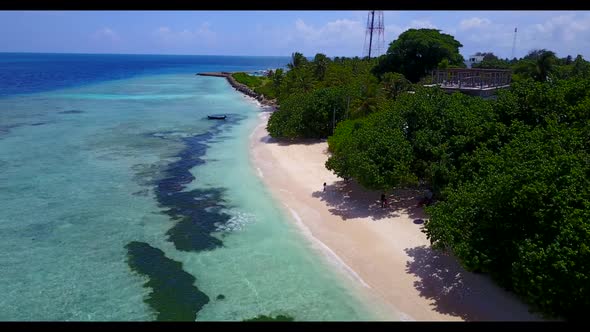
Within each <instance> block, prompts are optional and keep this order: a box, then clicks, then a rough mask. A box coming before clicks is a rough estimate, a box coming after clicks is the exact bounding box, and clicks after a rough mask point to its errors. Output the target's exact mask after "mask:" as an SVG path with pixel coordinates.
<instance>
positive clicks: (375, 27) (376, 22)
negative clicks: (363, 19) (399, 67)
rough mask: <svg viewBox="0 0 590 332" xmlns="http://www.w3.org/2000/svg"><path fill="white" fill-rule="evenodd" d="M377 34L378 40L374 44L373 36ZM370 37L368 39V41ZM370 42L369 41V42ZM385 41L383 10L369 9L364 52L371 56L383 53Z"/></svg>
mask: <svg viewBox="0 0 590 332" xmlns="http://www.w3.org/2000/svg"><path fill="white" fill-rule="evenodd" d="M374 35H376V37H377V41H376V43H375V45H373V36H374ZM367 37H368V41H367ZM367 42H368V43H367ZM384 43H385V28H384V24H383V12H382V11H379V10H371V11H369V15H368V16H367V31H366V33H365V50H364V52H363V53H364V54H365V55H366V56H368V57H369V58H371V54H373V56H378V55H380V54H381V51H382V49H383V45H384Z"/></svg>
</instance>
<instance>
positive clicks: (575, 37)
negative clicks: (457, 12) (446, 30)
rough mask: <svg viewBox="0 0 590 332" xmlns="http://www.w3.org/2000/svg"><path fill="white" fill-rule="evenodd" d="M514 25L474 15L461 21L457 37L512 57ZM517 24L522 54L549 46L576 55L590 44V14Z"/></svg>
mask: <svg viewBox="0 0 590 332" xmlns="http://www.w3.org/2000/svg"><path fill="white" fill-rule="evenodd" d="M514 28H515V25H514V23H513V24H506V23H495V22H493V21H492V20H490V19H488V18H480V17H472V18H469V19H465V20H463V21H461V23H460V24H459V29H458V32H457V34H456V35H455V37H456V39H457V40H459V41H461V42H462V43H463V44H464V45H465V46H468V47H469V48H470V49H471V50H474V51H493V52H495V53H496V54H498V55H499V56H501V57H509V56H511V53H512V45H513V41H514ZM517 28H518V32H517V38H516V48H515V56H518V57H520V56H523V55H525V54H526V53H528V52H529V51H530V50H532V49H540V48H545V49H549V50H554V51H557V53H558V56H565V55H567V54H571V55H574V56H575V55H577V54H583V53H584V52H585V51H586V49H588V48H590V15H578V14H562V15H557V16H553V17H550V18H547V19H545V20H544V21H542V22H540V23H533V22H531V23H528V24H521V25H520V26H517ZM556 45H559V49H557V48H556Z"/></svg>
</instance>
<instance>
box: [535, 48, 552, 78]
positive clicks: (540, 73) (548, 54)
mask: <svg viewBox="0 0 590 332" xmlns="http://www.w3.org/2000/svg"><path fill="white" fill-rule="evenodd" d="M556 61H557V57H556V56H555V53H554V52H552V51H544V52H542V53H541V54H539V57H538V58H537V61H536V64H535V69H536V71H535V79H536V80H537V81H539V82H545V81H547V78H548V77H549V73H551V72H552V71H553V68H554V67H555V62H556Z"/></svg>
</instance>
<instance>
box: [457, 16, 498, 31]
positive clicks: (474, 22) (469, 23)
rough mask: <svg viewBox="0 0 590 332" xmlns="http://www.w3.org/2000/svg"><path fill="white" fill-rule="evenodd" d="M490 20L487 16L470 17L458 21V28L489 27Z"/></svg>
mask: <svg viewBox="0 0 590 332" xmlns="http://www.w3.org/2000/svg"><path fill="white" fill-rule="evenodd" d="M491 23H492V22H491V21H490V20H489V19H487V18H479V17H472V18H468V19H464V20H462V21H461V22H460V23H459V29H460V30H471V29H478V28H486V27H489V26H490V24H491Z"/></svg>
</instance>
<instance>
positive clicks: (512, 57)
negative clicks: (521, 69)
mask: <svg viewBox="0 0 590 332" xmlns="http://www.w3.org/2000/svg"><path fill="white" fill-rule="evenodd" d="M516 31H517V30H516V28H514V40H513V41H512V56H511V57H510V60H512V59H514V49H515V48H516Z"/></svg>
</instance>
